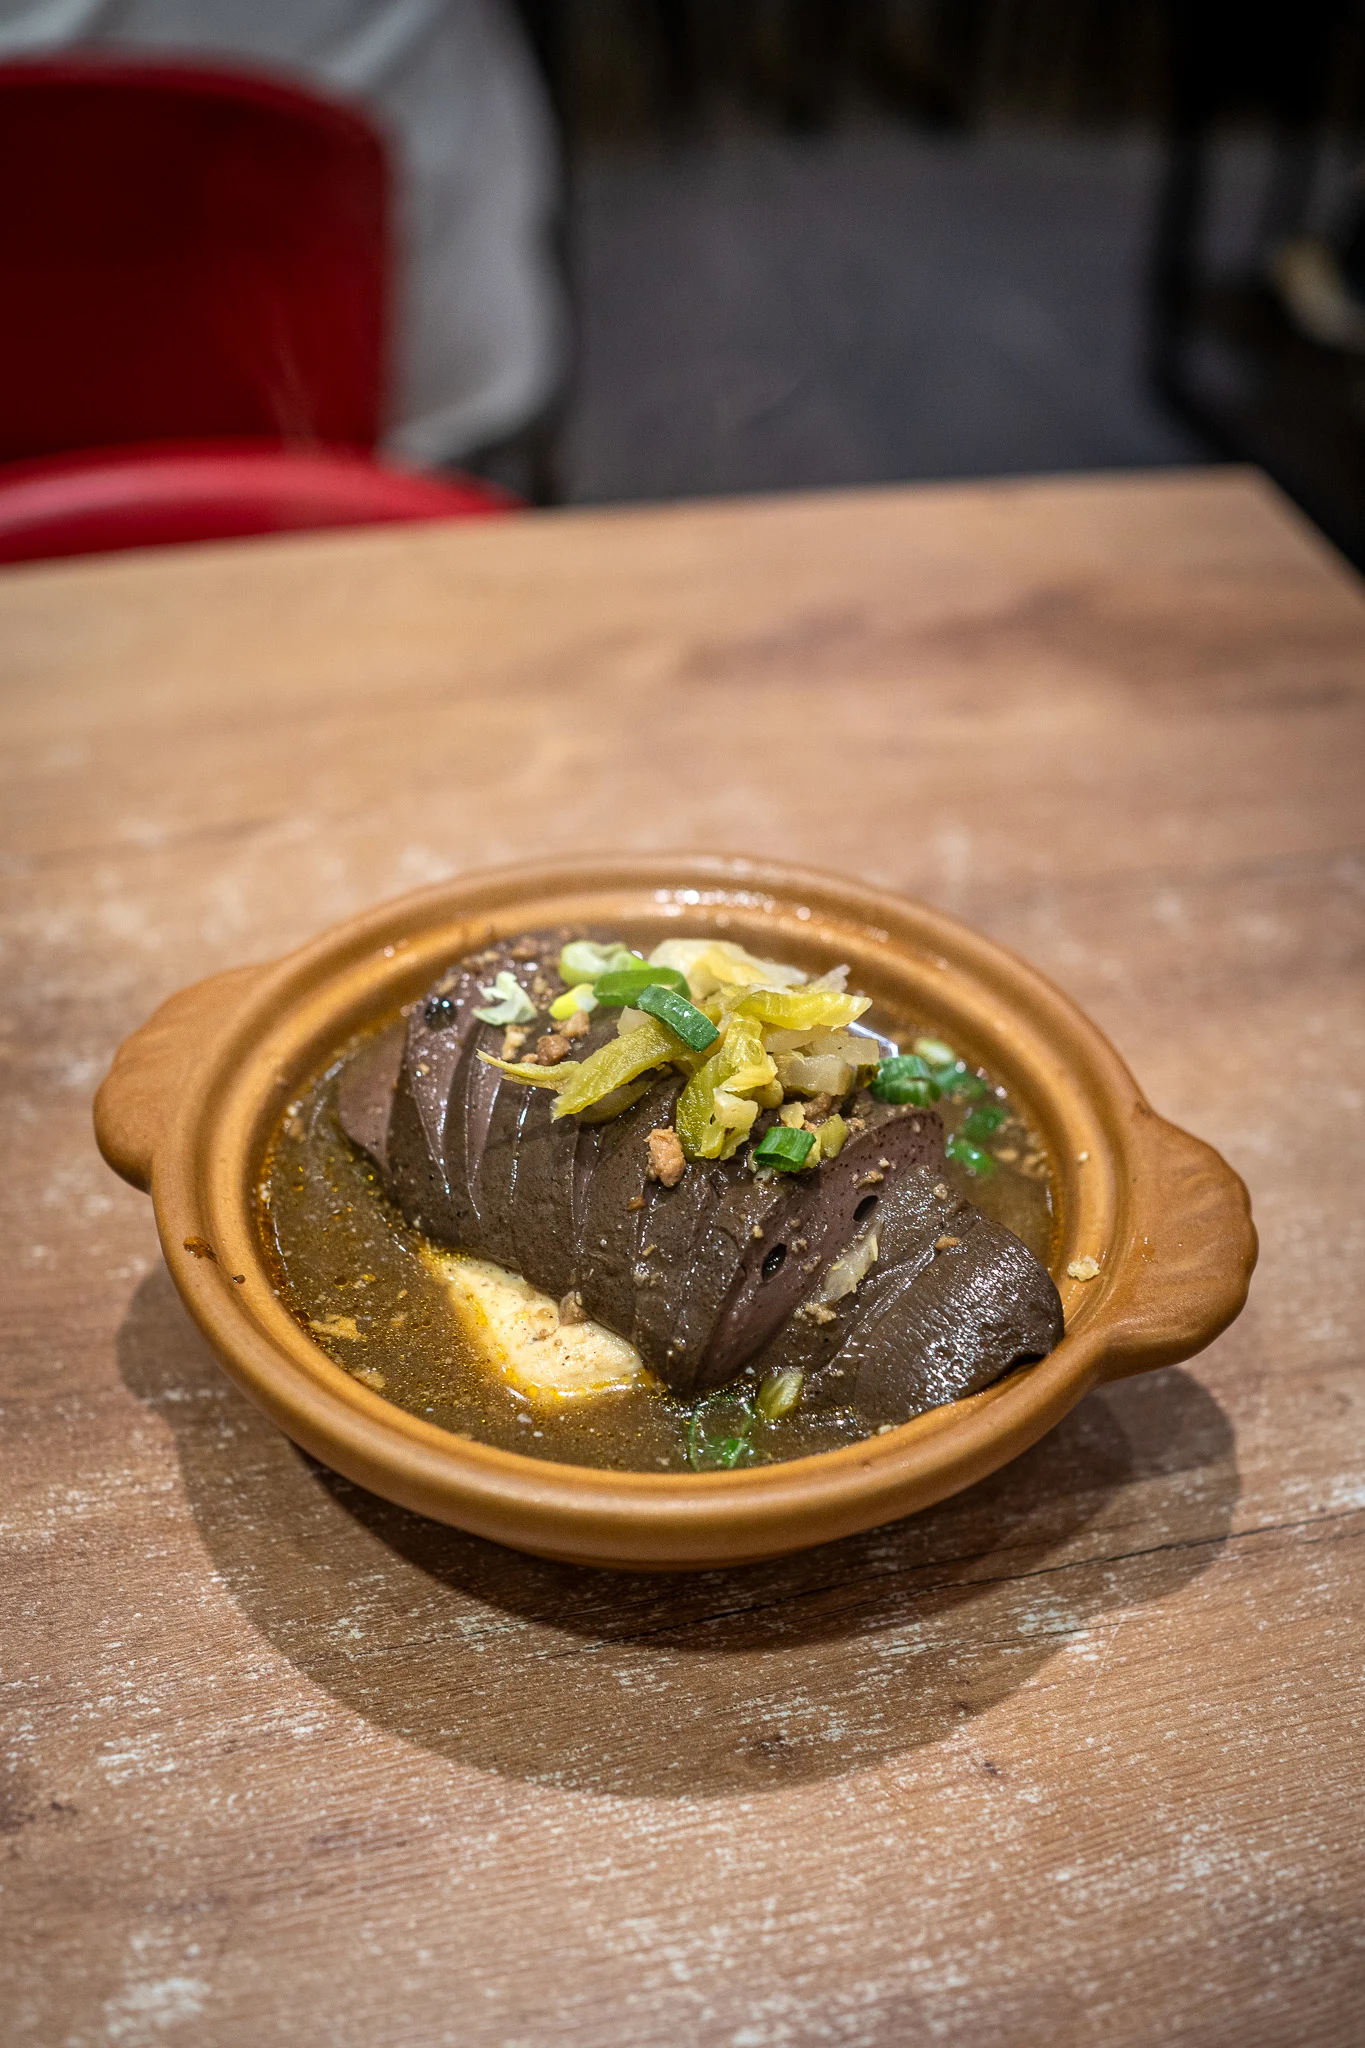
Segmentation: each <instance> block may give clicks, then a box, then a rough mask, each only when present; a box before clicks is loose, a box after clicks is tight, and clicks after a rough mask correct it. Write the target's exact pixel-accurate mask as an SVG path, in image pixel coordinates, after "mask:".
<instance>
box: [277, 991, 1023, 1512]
mask: <svg viewBox="0 0 1365 2048" xmlns="http://www.w3.org/2000/svg"><path fill="white" fill-rule="evenodd" d="M879 1028H883V1029H887V1027H886V1026H881V1027H879ZM888 1035H889V1036H893V1037H897V1038H898V1039H899V1040H900V1042H901V1043H902V1044H908V1043H909V1042H910V1040H911V1039H912V1038H913V1036H914V1035H915V1033H914V1029H908V1030H907V1029H905V1028H904V1027H902V1029H901V1030H900V1031H896V1030H894V1029H888ZM354 1050H355V1047H351V1048H349V1049H348V1051H349V1052H353V1051H354ZM345 1057H346V1056H345V1055H343V1057H342V1058H340V1059H338V1060H337V1061H335V1062H334V1063H333V1065H331V1066H330V1067H329V1068H328V1069H327V1070H326V1072H324V1073H322V1074H320V1075H319V1076H318V1077H317V1078H316V1079H315V1080H314V1081H313V1082H312V1084H311V1085H310V1086H309V1087H308V1088H307V1089H306V1090H305V1092H304V1093H303V1094H302V1095H301V1096H300V1097H299V1099H298V1100H297V1101H296V1102H294V1103H292V1104H291V1105H290V1107H289V1109H288V1110H287V1111H286V1112H285V1115H284V1116H283V1117H282V1119H281V1121H280V1124H279V1127H278V1129H277V1130H276V1131H275V1133H274V1135H273V1137H272V1139H271V1142H270V1145H269V1148H268V1151H267V1155H266V1159H265V1164H264V1167H263V1171H262V1176H261V1181H260V1187H259V1196H258V1215H259V1221H260V1228H261V1234H262V1237H263V1239H264V1242H265V1246H266V1250H267V1254H268V1256H269V1258H270V1262H271V1264H272V1266H273V1267H274V1269H275V1275H276V1281H277V1284H278V1286H279V1290H280V1294H281V1297H282V1299H283V1300H284V1301H285V1303H286V1304H287V1306H288V1307H289V1308H290V1309H291V1310H292V1312H293V1314H294V1315H295V1316H297V1318H298V1320H299V1321H300V1323H302V1324H303V1326H304V1328H305V1329H306V1330H308V1332H309V1334H310V1335H311V1336H312V1338H313V1340H314V1342H315V1343H317V1344H318V1345H320V1346H321V1348H322V1349H323V1350H324V1351H325V1352H326V1353H327V1355H328V1357H329V1358H331V1359H333V1360H334V1361H335V1362H336V1363H337V1364H338V1365H340V1366H342V1367H344V1368H345V1370H347V1371H348V1372H351V1373H353V1374H354V1375H355V1376H356V1377H357V1378H359V1379H361V1380H362V1381H365V1382H366V1383H368V1384H370V1385H372V1386H374V1387H375V1389H376V1391H381V1392H382V1393H383V1395H384V1398H385V1399H386V1400H389V1401H393V1402H394V1403H395V1404H396V1405H397V1406H398V1407H400V1408H405V1409H407V1410H408V1412H409V1413H410V1414H413V1415H418V1416H421V1417H422V1418H423V1419H424V1420H426V1421H428V1422H433V1423H435V1424H436V1425H437V1426H438V1427H440V1428H442V1429H448V1430H451V1431H454V1432H455V1433H456V1434H458V1435H462V1436H468V1437H474V1438H476V1439H477V1440H478V1441H479V1442H481V1443H486V1444H493V1445H496V1446H499V1447H500V1448H502V1449H504V1450H509V1451H517V1452H520V1453H521V1454H522V1455H523V1456H528V1457H533V1458H548V1459H552V1460H555V1461H557V1462H559V1463H562V1464H571V1465H595V1466H603V1467H610V1468H613V1469H616V1470H621V1471H637V1472H659V1471H668V1472H687V1471H691V1470H693V1469H694V1466H693V1463H692V1453H691V1451H690V1450H689V1432H690V1430H691V1428H692V1419H693V1413H694V1410H693V1408H692V1407H691V1406H690V1405H688V1404H686V1403H684V1402H681V1401H679V1400H676V1399H675V1398H674V1397H673V1396H672V1395H670V1394H668V1393H666V1392H664V1391H662V1390H661V1389H658V1388H657V1387H656V1386H652V1385H651V1386H645V1387H641V1388H639V1389H633V1390H630V1391H627V1392H619V1393H611V1394H603V1395H598V1396H595V1397H583V1398H580V1399H577V1400H569V1401H562V1402H559V1403H556V1404H555V1405H554V1406H553V1407H551V1406H549V1405H548V1404H537V1405H533V1404H532V1403H531V1402H530V1401H529V1400H527V1399H526V1398H525V1396H523V1395H522V1394H520V1393H519V1392H517V1391H516V1390H514V1389H513V1388H512V1387H510V1386H508V1385H507V1384H506V1382H505V1381H504V1380H503V1379H502V1377H501V1375H500V1373H499V1372H498V1370H497V1368H496V1366H494V1365H493V1364H491V1363H490V1362H488V1361H487V1360H486V1359H485V1358H484V1356H483V1355H482V1354H481V1353H480V1351H479V1350H478V1349H477V1347H476V1346H475V1345H474V1343H473V1342H472V1341H471V1340H470V1338H469V1337H468V1336H467V1335H466V1333H465V1331H464V1329H463V1328H462V1326H461V1324H460V1322H459V1320H458V1319H457V1316H456V1313H455V1310H454V1308H453V1306H452V1304H451V1302H450V1298H449V1295H448V1293H447V1291H446V1289H445V1288H444V1287H443V1286H442V1284H441V1282H440V1281H439V1280H438V1279H436V1278H435V1277H434V1275H433V1274H432V1273H431V1272H430V1271H429V1269H428V1267H427V1266H426V1264H425V1262H424V1260H423V1258H422V1255H421V1247H422V1244H423V1239H422V1237H421V1234H420V1233H419V1232H417V1231H415V1230H413V1229H412V1228H411V1227H410V1226H409V1225H408V1224H407V1223H406V1222H405V1221H404V1219H403V1217H402V1216H401V1215H400V1214H399V1212H398V1210H397V1209H395V1208H394V1207H393V1205H392V1204H391V1203H390V1202H389V1201H388V1199H387V1197H386V1196H385V1195H384V1193H383V1191H382V1189H381V1187H380V1184H379V1176H378V1174H377V1173H376V1172H375V1169H374V1167H373V1166H372V1164H371V1163H370V1161H369V1160H368V1159H366V1158H365V1157H364V1156H363V1155H362V1154H361V1153H359V1152H358V1151H357V1150H356V1149H355V1147H354V1146H353V1145H352V1144H351V1143H350V1141H349V1139H347V1138H346V1136H345V1135H344V1133H343V1132H342V1129H341V1126H340V1124H339V1122H338V1121H337V1114H336V1095H337V1084H338V1079H339V1076H340V1073H341V1070H342V1067H343V1066H344V1064H345ZM977 1072H978V1078H979V1079H980V1080H981V1081H982V1082H984V1083H985V1087H986V1091H987V1092H986V1094H985V1096H984V1097H983V1098H981V1099H983V1100H985V1101H986V1102H991V1103H998V1104H999V1105H1000V1106H1001V1107H1002V1108H1003V1109H1004V1110H1005V1112H1006V1115H1005V1119H1004V1121H1003V1122H1002V1123H1001V1124H1000V1125H999V1127H998V1128H997V1129H996V1130H995V1131H994V1132H993V1133H992V1134H990V1136H989V1138H988V1139H987V1140H986V1141H985V1142H984V1143H983V1145H982V1149H983V1150H986V1151H989V1152H991V1153H992V1154H993V1155H994V1156H995V1157H996V1158H997V1160H998V1162H999V1163H998V1164H997V1167H996V1170H995V1171H994V1172H993V1173H991V1174H990V1175H989V1177H975V1176H973V1175H972V1174H971V1173H970V1172H969V1171H967V1170H966V1168H965V1167H964V1166H962V1165H960V1164H959V1163H957V1162H955V1161H953V1160H951V1159H950V1161H949V1165H948V1179H949V1181H950V1183H951V1185H952V1186H953V1187H954V1189H955V1190H956V1191H957V1192H958V1193H960V1194H962V1195H964V1196H965V1197H966V1199H967V1200H968V1201H970V1202H973V1203H974V1204H975V1205H976V1207H977V1208H978V1209H980V1210H981V1211H982V1212H983V1214H985V1215H987V1216H990V1217H992V1218H993V1219H994V1220H995V1221H996V1222H998V1223H1002V1224H1003V1225H1004V1226H1005V1228H1006V1229H1008V1230H1012V1231H1013V1232H1014V1233H1015V1235H1016V1236H1017V1237H1019V1238H1021V1239H1022V1240H1023V1242H1024V1243H1025V1244H1026V1245H1027V1246H1028V1247H1029V1249H1030V1250H1031V1251H1032V1252H1033V1253H1034V1254H1035V1255H1036V1256H1037V1257H1038V1258H1039V1259H1040V1260H1042V1262H1043V1264H1044V1265H1047V1264H1048V1263H1049V1262H1050V1258H1051V1254H1052V1250H1053V1215H1052V1199H1051V1190H1050V1185H1049V1181H1048V1175H1047V1164H1046V1159H1045V1155H1044V1152H1043V1147H1042V1143H1041V1141H1040V1140H1039V1139H1038V1137H1037V1136H1036V1135H1035V1133H1034V1132H1033V1131H1032V1130H1031V1129H1030V1128H1029V1126H1028V1125H1027V1123H1026V1122H1025V1120H1024V1118H1023V1116H1022V1114H1021V1113H1020V1111H1019V1109H1018V1108H1017V1106H1016V1105H1014V1104H1013V1103H1011V1101H1010V1099H1009V1097H1008V1095H1007V1094H1006V1092H1005V1090H1004V1089H1003V1088H1002V1087H999V1086H998V1085H996V1084H995V1083H994V1082H992V1081H991V1079H990V1077H989V1076H988V1075H987V1073H986V1072H985V1070H984V1069H979V1070H977ZM976 1106H977V1105H976V1104H974V1103H972V1102H957V1101H951V1100H944V1101H942V1102H940V1103H939V1104H937V1105H936V1107H937V1108H938V1109H939V1111H940V1112H941V1114H942V1116H943V1121H944V1126H945V1129H946V1130H947V1131H948V1133H949V1135H950V1136H951V1135H952V1134H953V1133H954V1132H956V1131H958V1130H959V1129H960V1127H961V1125H962V1124H963V1123H964V1121H965V1120H966V1119H967V1117H968V1116H969V1114H970V1113H971V1111H972V1109H973V1108H974V1107H976ZM1011 1153H1012V1154H1013V1155H1014V1156H1013V1158H1011V1157H1009V1155H1010V1154H1011ZM1002 1155H1003V1156H1002ZM726 1398H727V1397H726V1395H725V1394H721V1395H713V1396H712V1397H711V1398H710V1402H709V1403H708V1418H709V1419H708V1430H709V1433H710V1434H711V1435H712V1436H715V1435H716V1434H718V1433H719V1434H720V1435H722V1436H723V1435H724V1430H725V1426H726V1425H725V1424H724V1422H723V1416H724V1412H725V1403H726ZM733 1405H734V1412H735V1414H736V1415H738V1414H739V1413H741V1412H742V1411H741V1409H740V1406H739V1398H735V1399H734V1404H733ZM718 1415H719V1417H720V1418H721V1420H720V1424H719V1429H718V1428H717V1420H718ZM864 1434H865V1431H864V1429H863V1427H862V1426H861V1425H860V1424H859V1423H858V1422H857V1421H856V1419H855V1418H854V1417H853V1415H852V1414H851V1413H850V1412H848V1411H847V1410H834V1411H829V1412H824V1413H814V1414H811V1413H806V1412H803V1411H802V1410H801V1409H800V1408H798V1409H797V1410H796V1412H795V1413H794V1414H793V1415H790V1416H788V1417H786V1418H784V1419H783V1420H781V1421H778V1422H769V1421H766V1420H764V1419H763V1418H761V1417H760V1418H759V1419H758V1420H757V1421H756V1423H755V1424H754V1425H753V1428H752V1433H751V1436H750V1438H749V1441H750V1444H751V1448H752V1458H751V1459H750V1458H746V1459H745V1462H757V1463H765V1464H766V1463H771V1462H776V1461H780V1460H785V1459H789V1458H802V1457H808V1456H810V1455H811V1454H812V1453H815V1452H818V1451H827V1450H833V1449H835V1448H837V1447H838V1446H839V1445H840V1444H846V1443H854V1442H856V1441H857V1440H858V1439H859V1438H860V1437H861V1436H863V1435H864Z"/></svg>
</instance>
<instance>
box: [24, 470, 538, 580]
mask: <svg viewBox="0 0 1365 2048" xmlns="http://www.w3.org/2000/svg"><path fill="white" fill-rule="evenodd" d="M519 504H520V500H519V499H517V498H514V497H512V496H511V494H510V493H508V492H502V491H498V490H497V489H496V488H495V487H494V486H493V485H491V484H485V483H481V482H480V483H476V482H474V481H473V479H470V480H469V481H468V482H459V481H456V482H440V481H438V480H437V479H435V478H434V477H427V476H420V475H416V474H414V473H413V472H411V471H407V470H400V469H390V468H386V467H382V466H381V465H380V464H379V463H377V462H371V461H370V460H369V458H368V457H367V456H364V455H355V454H352V453H350V452H349V451H346V450H339V449H322V450H319V451H317V452H316V453H314V454H310V455H305V454H299V453H294V452H292V451H289V450H282V449H279V448H276V447H273V446H270V445H269V444H266V443H259V442H258V443H252V442H250V441H242V442H223V441H217V442H213V441H208V442H198V443H195V442H189V443H186V444H184V445H177V444H176V443H175V442H171V441H163V442H157V443H154V444H153V445H151V446H149V447H144V448H119V449H110V450H108V451H107V452H104V451H101V452H98V453H96V454H94V455H89V456H87V455H57V456H53V457H51V458H49V460H48V461H46V462H15V463H11V464H10V465H9V466H8V467H7V468H5V469H0V562H35V561H50V560H52V559H54V558H55V557H57V556H62V555H90V554H105V553H108V552H110V551H111V550H113V549H117V548H149V547H166V546H169V545H171V544H172V543H175V542H179V541H194V540H236V539H239V538H241V537H243V536H245V535H248V534H261V533H306V532H316V531H318V530H319V529H320V528H323V527H333V526H372V525H383V524H385V523H387V522H389V521H392V520H396V519H460V518H466V519H467V518H471V517H478V516H486V515H487V514H489V513H495V512H511V511H514V510H516V509H517V507H518V506H519Z"/></svg>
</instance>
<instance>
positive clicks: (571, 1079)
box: [479, 1017, 771, 1117]
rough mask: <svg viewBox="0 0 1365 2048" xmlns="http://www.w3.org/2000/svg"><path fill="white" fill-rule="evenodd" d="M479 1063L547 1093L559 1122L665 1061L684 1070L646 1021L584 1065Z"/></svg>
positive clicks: (664, 1031)
mask: <svg viewBox="0 0 1365 2048" xmlns="http://www.w3.org/2000/svg"><path fill="white" fill-rule="evenodd" d="M479 1058H480V1059H481V1060H487V1062H488V1064H489V1066H490V1067H497V1068H499V1069H500V1070H501V1071H502V1072H503V1073H504V1074H508V1075H510V1076H511V1078H512V1079H513V1080H514V1081H526V1082H528V1083H529V1084H530V1086H531V1087H532V1088H553V1089H554V1091H555V1095H556V1101H555V1106H554V1114H555V1116H556V1117H561V1116H573V1115H575V1114H576V1113H577V1112H578V1111H579V1110H581V1109H591V1108H592V1106H593V1104H594V1103H595V1102H600V1101H601V1100H602V1098H603V1096H605V1095H610V1094H612V1093H613V1091H614V1090H615V1089H617V1088H623V1087H624V1086H625V1085H626V1083H627V1082H628V1081H634V1080H636V1079H638V1077H639V1076H640V1075H641V1074H643V1073H647V1072H648V1070H649V1069H650V1068H651V1067H666V1066H667V1065H668V1063H669V1061H670V1060H677V1061H678V1062H679V1064H680V1065H685V1064H686V1063H687V1061H688V1058H689V1055H688V1050H687V1047H686V1046H685V1045H684V1044H683V1043H682V1041H681V1039H679V1038H678V1037H677V1036H676V1034H675V1033H674V1032H672V1031H670V1030H669V1029H668V1027H667V1025H665V1024H660V1023H659V1021H658V1019H657V1018H654V1017H650V1018H649V1019H648V1020H647V1021H646V1022H645V1023H643V1024H641V1025H638V1026H637V1027H636V1029H635V1030H634V1031H628V1032H626V1033H625V1035H624V1036H623V1037H621V1038H613V1039H611V1040H610V1041H609V1042H608V1043H607V1044H606V1045H604V1046H601V1047H599V1049H598V1050H597V1051H596V1052H595V1053H592V1054H590V1055H589V1057H588V1058H587V1059H585V1060H561V1061H560V1062H559V1064H558V1065H557V1066H553V1067H538V1066H537V1065H536V1064H535V1062H534V1061H526V1060H522V1061H518V1060H495V1059H494V1058H493V1057H492V1055H491V1054H489V1053H486V1052H481V1053H480V1054H479ZM769 1065H771V1061H770V1062H769ZM624 1106H625V1105H624V1104H623V1105H622V1107H624Z"/></svg>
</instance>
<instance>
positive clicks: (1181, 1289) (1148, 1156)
mask: <svg viewBox="0 0 1365 2048" xmlns="http://www.w3.org/2000/svg"><path fill="white" fill-rule="evenodd" d="M1133 1117H1134V1124H1133V1131H1132V1148H1133V1149H1132V1156H1133V1160H1134V1174H1133V1180H1132V1183H1131V1186H1132V1194H1133V1203H1134V1208H1133V1228H1132V1235H1131V1237H1130V1238H1129V1249H1128V1256H1127V1257H1126V1258H1125V1259H1124V1260H1123V1263H1122V1266H1121V1268H1120V1270H1119V1271H1118V1272H1117V1273H1116V1274H1115V1277H1114V1283H1113V1289H1112V1291H1111V1292H1110V1294H1109V1295H1108V1298H1107V1300H1106V1303H1105V1306H1106V1308H1107V1309H1108V1310H1109V1312H1110V1313H1111V1314H1112V1315H1113V1317H1114V1322H1113V1325H1112V1326H1111V1328H1110V1329H1109V1330H1107V1331H1106V1334H1105V1346H1104V1365H1103V1368H1102V1370H1103V1374H1104V1377H1105V1378H1106V1379H1111V1380H1117V1379H1125V1378H1126V1377H1127V1376H1128V1375H1129V1374H1130V1373H1136V1372H1150V1371H1152V1370H1153V1369H1154V1368H1155V1367H1156V1366H1159V1365H1174V1364H1175V1363H1176V1362H1177V1361H1178V1360H1179V1359H1182V1358H1192V1357H1193V1356H1194V1354H1195V1352H1196V1351H1202V1350H1203V1348H1204V1346H1205V1345H1206V1344H1211V1343H1212V1342H1213V1340H1214V1338H1215V1337H1216V1336H1218V1334H1219V1332H1220V1331H1222V1330H1225V1329H1226V1328H1227V1326H1228V1324H1229V1323H1230V1322H1231V1321H1232V1320H1233V1318H1234V1317H1235V1316H1237V1315H1239V1314H1240V1313H1241V1311H1242V1308H1243V1306H1244V1304H1245V1302H1246V1298H1247V1289H1248V1287H1249V1286H1250V1284H1251V1274H1252V1270H1253V1268H1254V1267H1255V1264H1256V1251H1257V1245H1256V1227H1255V1225H1254V1224H1253V1222H1252V1220H1251V1201H1250V1197H1249V1196H1248V1194H1247V1191H1246V1187H1245V1184H1244V1183H1243V1181H1242V1179H1241V1177H1240V1176H1239V1175H1238V1174H1236V1173H1234V1172H1233V1170H1232V1168H1231V1167H1230V1166H1229V1165H1228V1163H1227V1161H1226V1160H1225V1159H1222V1158H1220V1157H1219V1155H1218V1153H1216V1152H1215V1151H1214V1149H1213V1147H1212V1145H1206V1144H1204V1143H1203V1141H1202V1140H1201V1139H1199V1138H1194V1137H1191V1135H1190V1133H1189V1132H1188V1131H1182V1130H1181V1129H1180V1128H1179V1127H1178V1126H1177V1125H1175V1124H1168V1123H1167V1122H1166V1121H1165V1119H1164V1118H1163V1117H1159V1116H1158V1115H1157V1114H1156V1112H1155V1111H1154V1110H1152V1109H1149V1108H1148V1106H1147V1104H1146V1103H1145V1102H1144V1103H1139V1104H1138V1105H1137V1106H1136V1107H1135V1109H1134V1112H1133Z"/></svg>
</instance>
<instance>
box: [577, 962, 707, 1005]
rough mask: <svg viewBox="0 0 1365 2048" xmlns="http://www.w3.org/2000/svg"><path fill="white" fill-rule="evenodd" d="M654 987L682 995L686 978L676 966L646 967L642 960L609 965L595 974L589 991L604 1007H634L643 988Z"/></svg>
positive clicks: (638, 1003)
mask: <svg viewBox="0 0 1365 2048" xmlns="http://www.w3.org/2000/svg"><path fill="white" fill-rule="evenodd" d="M655 986H657V987H659V988H671V989H672V990H673V991H674V993H675V994H676V995H680V996H685V995H686V994H687V977H686V976H685V975H682V974H679V972H678V970H677V968H676V967H650V966H648V965H646V963H645V962H644V961H643V960H642V961H640V963H639V964H638V965H637V966H634V967H612V968H609V969H608V971H607V972H606V973H605V974H600V975H599V976H598V977H597V980H596V981H595V982H594V983H593V985H592V992H593V994H594V996H595V997H596V998H597V1000H598V1002H599V1003H600V1004H601V1005H602V1007H603V1009H604V1010H638V1009H640V1008H641V1007H642V1005H641V1002H640V998H641V996H642V995H643V994H644V992H645V990H646V989H647V988H654V987H655Z"/></svg>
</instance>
